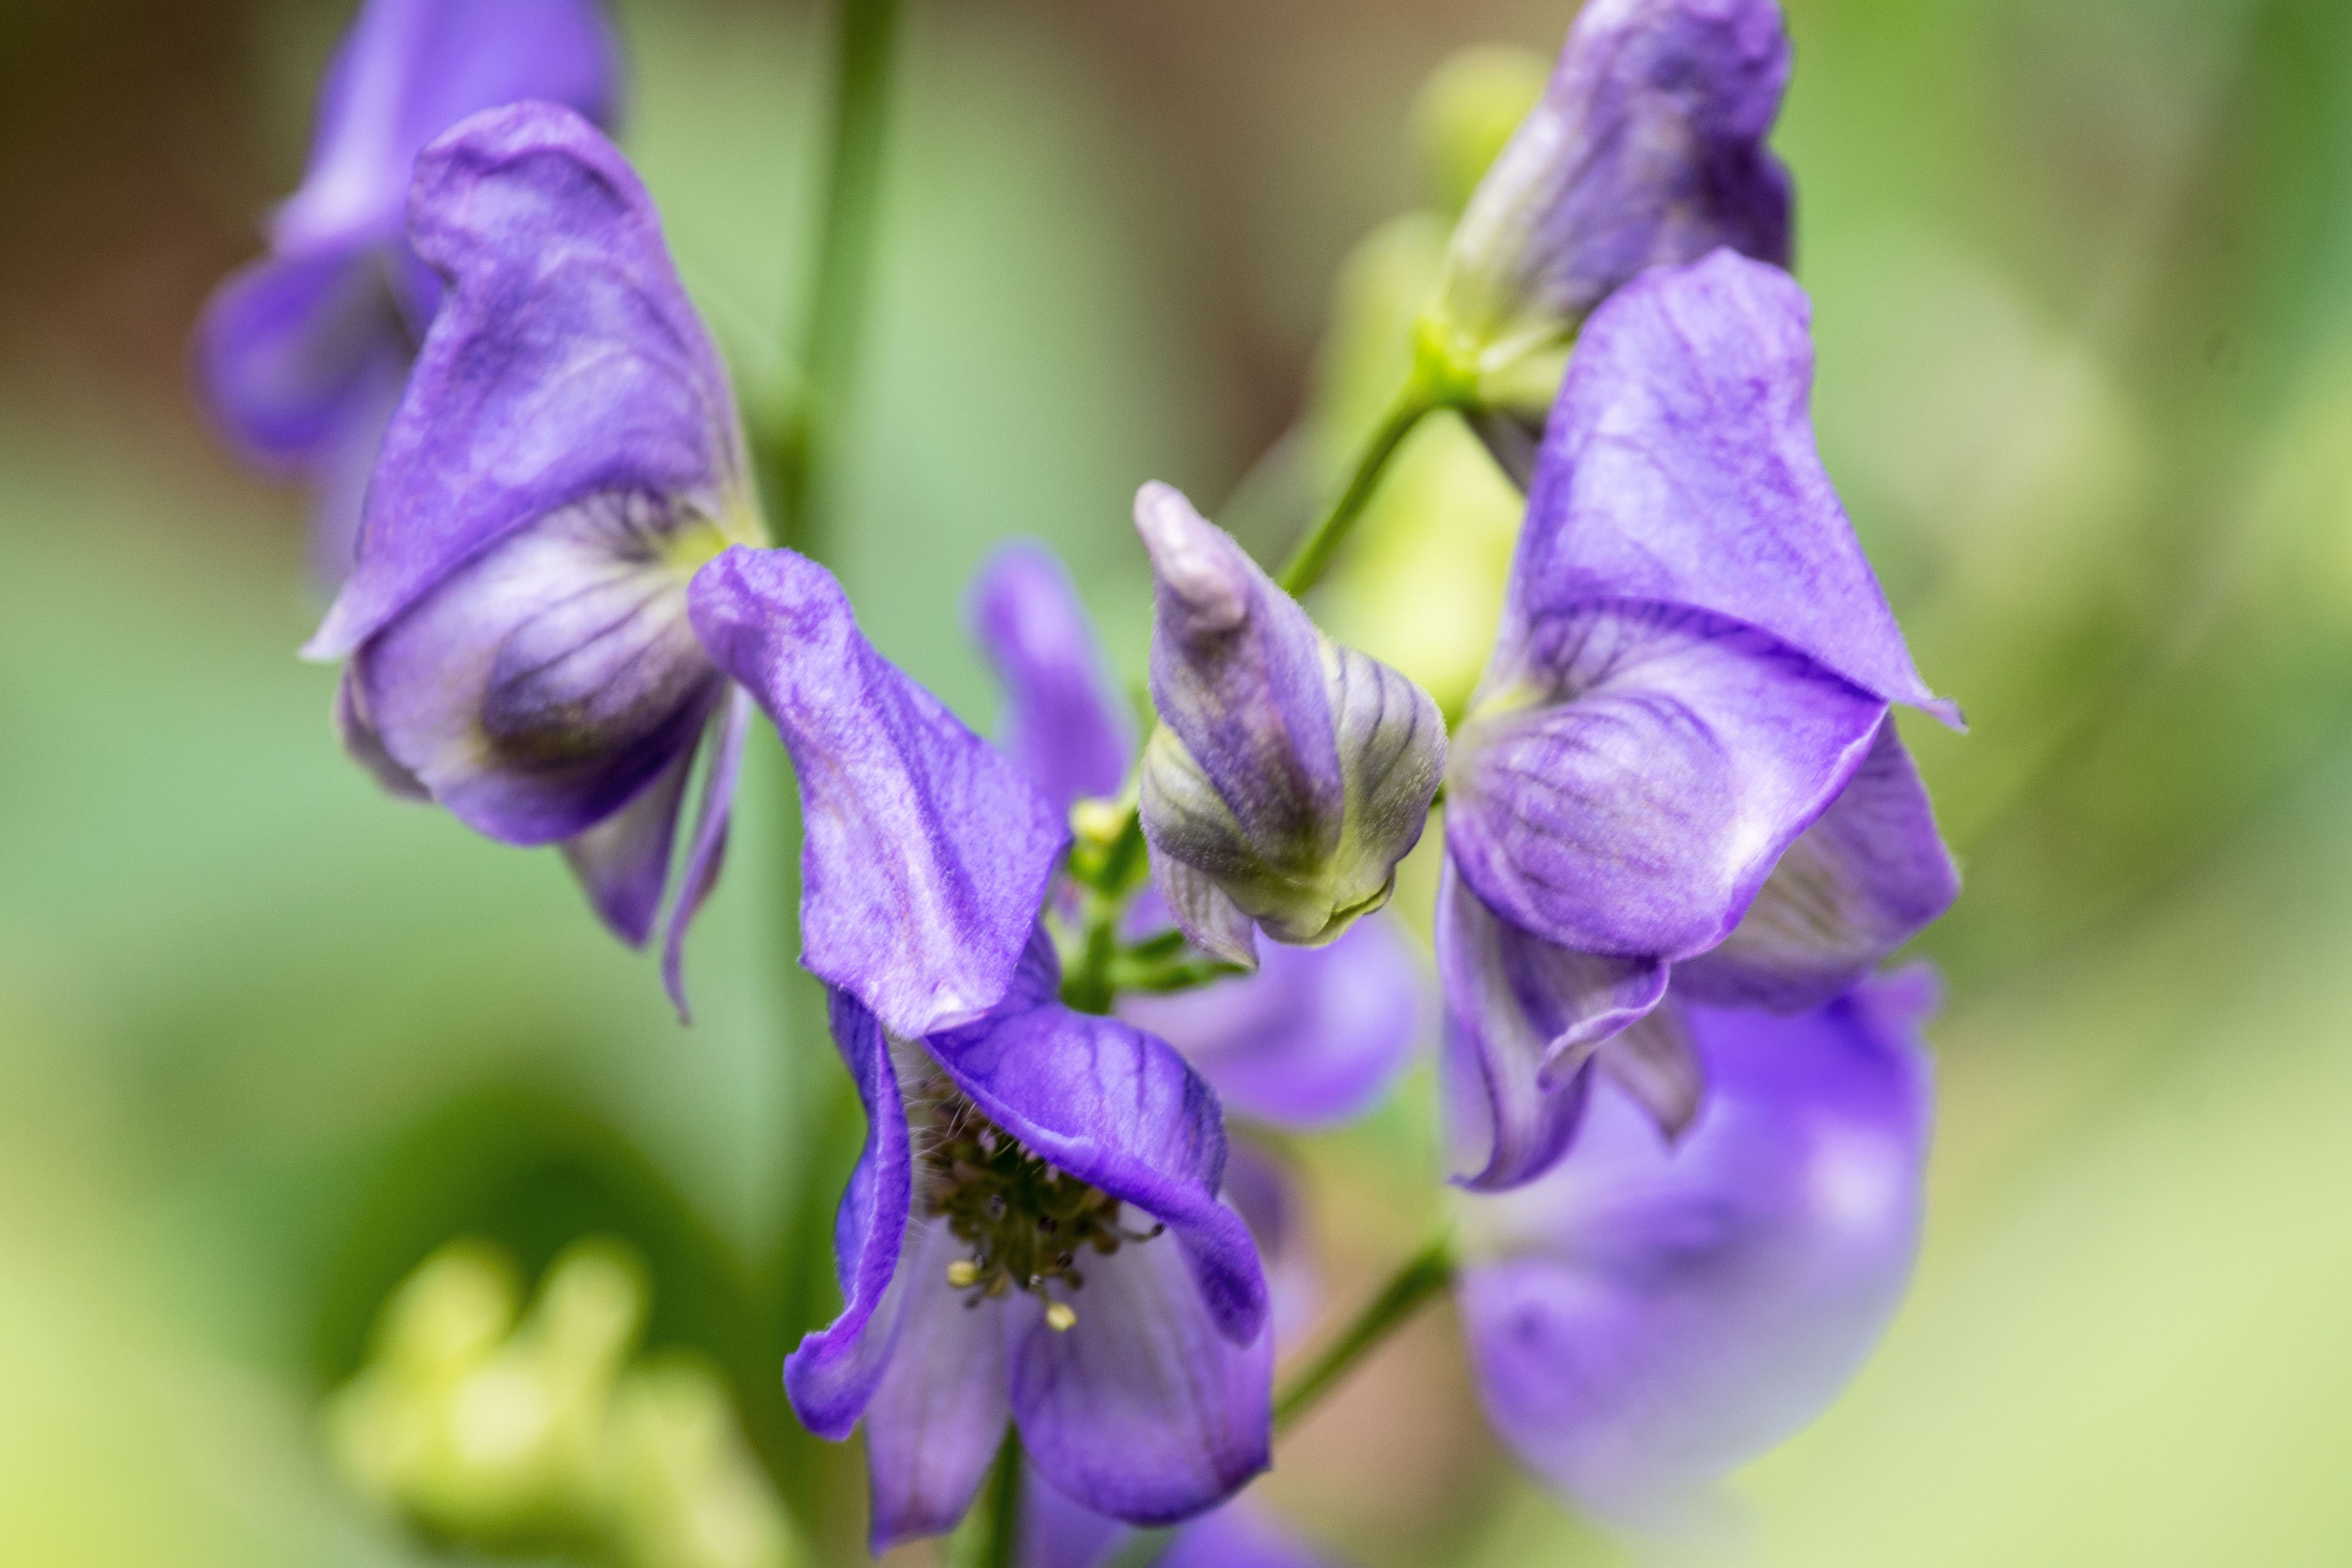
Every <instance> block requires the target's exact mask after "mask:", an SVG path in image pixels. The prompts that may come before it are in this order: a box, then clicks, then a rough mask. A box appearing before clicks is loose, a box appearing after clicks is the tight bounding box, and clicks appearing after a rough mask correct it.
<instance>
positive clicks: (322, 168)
mask: <svg viewBox="0 0 2352 1568" xmlns="http://www.w3.org/2000/svg"><path fill="white" fill-rule="evenodd" d="M619 85H620V69H619V62H618V60H617V58H615V55H614V48H613V41H612V38H611V36H610V34H609V33H608V32H607V30H606V28H605V26H604V19H603V17H602V16H600V15H599V14H598V12H597V8H596V6H595V5H593V3H592V0H367V4H365V5H362V7H361V10H360V15H359V19H358V20H357V21H355V22H354V23H352V29H351V31H350V33H349V34H347V35H346V36H345V37H344V39H343V42H342V44H341V47H339V48H338V49H337V51H336V53H335V58H334V60H333V63H332V64H331V66H330V67H329V68H328V71H327V76H326V79H325V82H324V84H323V86H322V87H321V89H320V98H319V121H318V130H317V132H316V135H315V137H314V139H313V141H312V143H311V148H310V168H309V169H308V171H306V172H305V174H304V175H303V179H302V184H301V187H300V188H299V190H297V191H296V192H295V193H294V195H293V196H292V197H291V198H289V200H288V201H287V203H286V205H284V206H282V207H280V208H279V209H278V213H277V216H276V217H275V218H274V219H273V220H272V221H271V223H270V226H269V254H268V256H266V257H264V258H262V259H261V260H259V261H257V262H255V263H253V264H252V265H251V266H248V267H247V268H244V269H243V270H241V271H239V272H238V273H236V275H235V276H234V277H232V278H230V279H228V280H227V281H226V283H224V284H222V285H221V288H220V290H219V292H217V293H216V294H215V295H214V296H213V299H212V302H211V303H210V304H209V305H207V306H206V307H205V316H204V320H203V321H202V322H201V323H200V324H199V326H198V328H197V334H196V350H197V363H198V368H199V371H200V373H201V376H202V380H203V384H204V389H205V395H206V398H207V401H208V402H209V403H210V404H211V405H212V409H213V412H214V415H215V417H216V418H217V419H218V420H219V422H220V424H221V426H222V428H223V429H224V430H225V431H226V433H227V434H228V435H229V436H230V437H231V438H232V439H234V440H235V441H236V443H237V445H238V446H239V447H242V448H244V450H245V451H246V452H247V455H248V456H249V457H251V458H253V459H254V460H255V461H257V462H258V463H262V464H264V465H267V466H268V467H270V468H280V469H292V470H295V471H299V472H301V473H303V474H305V475H307V476H308V477H309V478H310V481H311V483H312V486H313V488H314V489H315V492H316V495H315V507H316V521H315V532H316V537H315V540H314V552H315V559H316V562H317V564H318V568H319V571H320V574H321V576H322V577H323V578H324V579H325V580H326V581H327V582H328V583H329V584H339V583H340V582H341V580H342V577H343V574H345V572H346V571H348V570H349V569H350V566H351V561H352V551H353V548H354V545H355V542H356V540H357V536H358V531H359V523H360V502H361V497H362V491H363V489H364V487H365V480H366V476H367V472H368V468H369V467H370V465H371V464H373V461H374V459H375V454H376V447H377V444H378V442H379V441H380V440H381V439H382V437H383V428H384V426H385V424H386V422H387V421H389V420H390V419H391V417H392V412H393V409H394V406H395V405H397V404H398V402H399V400H400V393H401V387H402V385H403V384H404V382H405V380H406V379H407V374H408V367H409V363H410V362H411V361H412V360H413V359H414V357H415V350H416V342H417V339H418V338H419V337H420V336H421V335H422V333H423V331H424V329H425V324H426V323H427V322H429V321H431V320H432V317H433V311H434V309H435V306H436V303H437V301H438V300H439V297H440V282H439V279H436V277H435V276H434V274H433V273H432V271H431V270H430V269H429V268H426V267H425V265H424V264H423V263H422V262H420V261H419V260H418V258H416V256H415V254H414V253H412V252H411V251H410V250H409V248H408V246H407V243H406V241H405V238H404V234H403V218H404V214H405V212H406V209H407V204H408V187H409V179H410V174H411V172H412V170H413V168H414V166H415V162H416V155H417V153H419V152H421V151H423V149H424V147H425V143H427V142H430V141H432V140H433V139H434V138H435V137H436V136H438V135H440V134H441V133H442V132H445V131H446V130H448V129H449V128H450V127H451V126H453V125H455V124H457V121H460V120H463V119H465V118H466V117H467V115H469V114H473V113H476V112H478V111H479V110H485V109H495V108H498V107H499V106H500V105H502V104H509V103H520V102H522V101H524V100H544V101H547V102H551V103H560V104H563V105H566V106H568V107H570V108H572V109H574V110H578V111H580V112H581V113H582V114H584V115H586V116H587V117H588V118H589V119H591V120H593V121H596V122H597V123H599V124H601V125H607V126H609V125H610V124H611V123H612V121H613V117H614V110H615V108H616V105H617V101H618V99H619Z"/></svg>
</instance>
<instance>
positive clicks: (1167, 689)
mask: <svg viewBox="0 0 2352 1568" xmlns="http://www.w3.org/2000/svg"><path fill="white" fill-rule="evenodd" d="M1135 526H1136V531H1138V532H1139V533H1140V534H1141V535H1142V536H1143V543H1144V548H1145V549H1146V550H1148V551H1149V552H1150V555H1151V569H1152V575H1153V578H1154V579H1155V582H1156V584H1157V595H1156V599H1155V604H1154V608H1153V615H1152V630H1151V699H1152V702H1153V704H1154V706H1156V707H1157V708H1158V709H1159V710H1160V726H1159V728H1157V729H1156V730H1154V731H1152V736H1151V739H1150V742H1149V743H1148V744H1147V745H1146V746H1145V748H1144V754H1143V778H1142V784H1143V794H1142V812H1143V832H1144V837H1146V838H1147V839H1148V840H1149V841H1150V847H1151V868H1152V879H1153V880H1154V881H1155V882H1156V883H1157V884H1158V886H1159V889H1160V894H1161V896H1162V897H1164V898H1165V899H1166V900H1168V907H1169V910H1170V911H1171V913H1172V914H1173V915H1174V916H1175V920H1176V923H1177V925H1178V926H1179V927H1180V928H1181V929H1182V931H1183V932H1184V934H1185V935H1186V936H1187V937H1189V938H1191V939H1192V942H1193V944H1194V945H1195V946H1197V947H1199V948H1200V949H1201V950H1202V951H1203V952H1210V953H1213V954H1215V955H1216V956H1217V957H1219V958H1223V959H1225V960H1227V961H1228V962H1230V963H1238V964H1242V965H1244V967H1255V964H1256V963H1257V944H1256V940H1255V934H1254V933H1255V930H1257V929H1263V930H1264V931H1265V933H1266V934H1267V935H1268V936H1271V937H1273V938H1274V939H1275V940H1276V942H1287V943H1292V944H1295V945H1299V946H1308V947H1312V946H1318V945H1320V944H1321V943H1324V942H1329V941H1331V940H1332V939H1334V938H1335V937H1337V936H1339V933H1340V932H1342V931H1346V930H1347V929H1348V926H1349V923H1350V922H1351V921H1355V920H1357V919H1359V918H1360V917H1362V916H1364V915H1367V914H1370V913H1371V912H1372V911H1373V910H1377V909H1379V908H1380V907H1381V905H1382V904H1384V903H1386V902H1387V901H1388V899H1389V894H1390V893H1391V891H1392V890H1393V889H1394V887H1395V884H1396V864H1397V862H1398V861H1399V860H1402V859H1403V858H1404V857H1405V855H1406V854H1407V853H1408V852H1410V851H1411V850H1412V847H1413V846H1414V845H1415V844H1416V843H1418V842H1419V841H1420V839H1421V833H1422V828H1423V825H1424V823H1425V822H1426V820H1427V818H1428V815H1429V803H1430V799H1431V797H1432V796H1433V795H1435V793H1436V791H1437V783H1438V779H1439V777H1440V776H1441V775H1442V774H1443V773H1444V767H1445V723H1444V720H1443V719H1442V718H1441V717H1440V716H1439V714H1438V711H1437V704H1436V703H1434V702H1433V701H1432V700H1430V698H1429V694H1428V693H1427V692H1424V691H1423V690H1422V689H1420V688H1419V687H1417V686H1415V685H1414V684H1413V683H1412V681H1410V680H1408V679H1405V678H1404V677H1403V676H1402V675H1400V674H1398V673H1397V672H1396V671H1395V670H1393V669H1391V668H1388V667H1387V666H1386V665H1384V664H1381V662H1380V661H1378V660H1377V659H1374V658H1370V657H1368V656H1367V655H1364V654H1361V653H1358V652H1357V651H1356V650H1354V649H1353V648H1348V647H1340V646H1339V645H1338V644H1336V643H1334V642H1332V641H1331V640H1330V639H1329V638H1328V637H1325V636H1324V635H1323V634H1322V633H1321V632H1320V631H1318V629H1317V628H1316V626H1315V623H1314V622H1313V621H1312V620H1310V619H1308V617H1307V612H1306V611H1305V610H1303V609H1301V608H1300V607H1299V605H1298V604H1297V601H1296V600H1294V599H1292V598H1291V596H1290V595H1288V594H1286V593H1284V592H1283V591H1282V589H1281V588H1280V587H1279V586H1277V585H1276V584H1275V583H1274V581H1273V580H1272V579H1270V578H1269V577H1267V576H1266V574H1265V573H1264V572H1262V571H1260V570H1259V569H1258V566H1257V564H1256V563H1255V562H1253V561H1252V560H1251V559H1250V558H1249V555H1248V553H1247V552H1245V551H1244V550H1243V549H1242V547H1241V546H1240V545H1238V544H1236V543H1235V542H1234V540H1233V538H1232V537H1231V536H1230V535H1228V534H1226V533H1225V532H1224V531H1222V530H1221V529H1218V528H1216V527H1215V526H1213V524H1211V523H1210V522H1209V521H1207V520H1205V519H1204V518H1202V516H1201V514H1200V513H1199V512H1197V511H1195V510H1192V503H1190V502H1189V501H1187V500H1185V499H1184V498H1183V497H1182V496H1181V495H1179V494H1178V493H1177V492H1176V491H1175V490H1173V489H1170V488H1169V487H1167V486H1166V485H1160V484H1149V485H1146V486H1144V487H1143V489H1142V491H1141V492H1140V493H1139V495H1137V497H1136V498H1135Z"/></svg>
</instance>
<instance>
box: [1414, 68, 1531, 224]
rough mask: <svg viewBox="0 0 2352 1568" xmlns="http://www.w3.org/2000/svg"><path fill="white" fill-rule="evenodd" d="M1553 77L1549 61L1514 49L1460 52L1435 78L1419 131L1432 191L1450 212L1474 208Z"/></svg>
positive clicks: (1419, 107) (1420, 104)
mask: <svg viewBox="0 0 2352 1568" xmlns="http://www.w3.org/2000/svg"><path fill="white" fill-rule="evenodd" d="M1550 74H1551V62H1550V61H1549V60H1547V59H1546V58H1544V57H1543V56H1541V55H1539V54H1537V53H1536V52H1535V51H1533V50H1532V49H1522V48H1518V47H1514V46H1511V45H1508V44H1474V45H1472V46H1471V47H1468V48H1466V49H1459V50H1456V51H1455V52H1454V54H1452V55H1450V56H1448V57H1447V58H1446V59H1445V62H1444V64H1442V65H1440V66H1439V67H1438V68H1437V69H1436V70H1435V71H1433V72H1432V73H1431V75H1430V78H1429V80H1428V81H1427V82H1426V83H1424V84H1423V87H1422V89H1421V97H1420V99H1419V100H1417V101H1416V102H1415V103H1414V105H1413V116H1412V118H1413V131H1414V134H1415V140H1416V141H1417V142H1419V143H1420V148H1421V159H1422V166H1423V168H1424V169H1425V170H1426V171H1427V172H1428V176H1429V183H1430V188H1431V191H1432V192H1433V195H1434V197H1435V199H1436V201H1437V204H1438V205H1440V206H1442V207H1443V208H1444V210H1445V211H1446V212H1447V213H1449V214H1452V213H1459V212H1460V211H1461V210H1462V208H1463V207H1464V205H1466V204H1467V203H1468V202H1469V200H1470V193H1471V192H1473V191H1475V190H1476V189H1477V188H1478V182H1479V181H1480V180H1481V179H1483V178H1485V177H1486V168H1487V165H1489V164H1491V163H1494V161H1495V155H1496V153H1500V152H1501V151H1502V150H1503V144H1504V143H1505V142H1508V141H1509V140H1510V139H1511V132H1514V131H1517V129H1518V128H1519V121H1522V120H1525V119H1526V118H1527V117H1528V110H1530V109H1533V108H1534V107H1535V106H1536V100H1538V99H1539V98H1541V97H1543V90H1544V81H1545V79H1547V78H1548V77H1549V75H1550Z"/></svg>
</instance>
